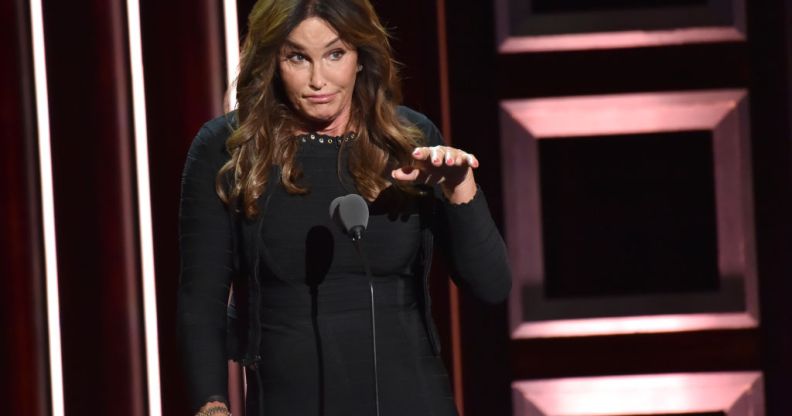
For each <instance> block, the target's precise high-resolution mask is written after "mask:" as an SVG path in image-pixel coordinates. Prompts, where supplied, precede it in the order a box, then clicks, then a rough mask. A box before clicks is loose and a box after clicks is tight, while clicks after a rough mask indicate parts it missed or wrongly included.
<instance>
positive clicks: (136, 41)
mask: <svg viewBox="0 0 792 416" xmlns="http://www.w3.org/2000/svg"><path fill="white" fill-rule="evenodd" d="M126 4H127V25H128V27H129V65H130V71H131V75H132V109H133V118H134V120H133V122H134V127H135V162H136V173H137V177H136V178H137V197H138V198H137V199H138V221H139V230H140V231H139V232H140V235H139V237H140V262H141V272H142V273H141V278H142V288H143V324H144V330H145V348H146V350H145V353H146V378H147V386H148V405H149V413H148V414H149V415H150V416H160V415H162V393H161V389H160V365H159V342H158V337H157V290H156V283H155V273H154V238H153V235H152V221H151V191H150V186H149V164H148V134H147V132H148V130H147V124H146V93H145V84H144V77H143V47H142V40H141V31H140V3H139V2H138V0H127V3H126Z"/></svg>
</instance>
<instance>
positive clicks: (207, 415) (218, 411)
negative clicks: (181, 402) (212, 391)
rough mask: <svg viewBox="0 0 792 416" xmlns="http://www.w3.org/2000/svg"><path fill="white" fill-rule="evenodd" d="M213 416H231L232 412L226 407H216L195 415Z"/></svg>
mask: <svg viewBox="0 0 792 416" xmlns="http://www.w3.org/2000/svg"><path fill="white" fill-rule="evenodd" d="M212 415H223V416H231V412H229V411H228V409H227V408H226V407H225V406H214V407H210V408H208V409H204V410H201V411H200V412H198V413H196V414H195V416H212Z"/></svg>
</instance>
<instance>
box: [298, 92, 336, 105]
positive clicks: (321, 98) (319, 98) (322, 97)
mask: <svg viewBox="0 0 792 416" xmlns="http://www.w3.org/2000/svg"><path fill="white" fill-rule="evenodd" d="M335 95H336V93H332V94H315V95H306V96H305V99H306V100H308V101H310V102H311V103H314V104H324V103H328V102H330V100H332V99H333V97H335Z"/></svg>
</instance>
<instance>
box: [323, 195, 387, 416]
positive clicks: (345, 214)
mask: <svg viewBox="0 0 792 416" xmlns="http://www.w3.org/2000/svg"><path fill="white" fill-rule="evenodd" d="M330 218H332V219H333V221H335V222H337V223H339V222H340V223H341V226H342V227H343V228H344V230H345V231H346V232H347V234H348V235H349V236H350V237H352V244H353V245H354V246H355V249H356V250H357V252H358V254H360V259H361V260H362V261H363V268H364V269H365V271H366V277H368V283H369V306H370V308H371V354H372V357H373V358H374V361H373V365H372V369H373V370H374V404H375V407H376V413H375V414H376V416H380V394H379V370H378V365H377V316H376V311H375V309H374V277H373V275H372V274H371V267H369V264H368V259H366V253H365V251H364V250H363V247H362V242H361V241H360V240H361V239H362V238H363V231H366V227H367V226H368V220H369V210H368V205H367V204H366V201H365V200H364V199H363V197H361V196H360V195H358V194H349V195H344V196H339V197H338V198H336V199H334V200H333V201H332V202H330Z"/></svg>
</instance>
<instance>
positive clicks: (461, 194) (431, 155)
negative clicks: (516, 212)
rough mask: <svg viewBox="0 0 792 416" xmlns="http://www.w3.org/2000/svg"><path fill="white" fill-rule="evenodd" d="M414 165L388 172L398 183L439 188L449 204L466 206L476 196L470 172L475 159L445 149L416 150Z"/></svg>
mask: <svg viewBox="0 0 792 416" xmlns="http://www.w3.org/2000/svg"><path fill="white" fill-rule="evenodd" d="M412 157H413V159H414V160H415V163H414V164H413V165H412V166H404V167H401V168H399V169H395V170H393V171H392V172H391V176H393V178H394V179H396V180H398V181H403V182H412V183H416V184H424V185H430V186H434V185H436V184H440V188H441V189H442V190H443V194H444V195H445V197H446V198H447V199H448V200H449V201H450V202H451V203H452V204H462V203H465V202H469V201H470V200H471V199H473V196H475V195H476V181H475V179H474V178H473V169H476V168H478V166H479V162H478V159H476V157H475V156H473V155H472V154H470V153H467V152H465V151H462V150H460V149H456V148H453V147H448V146H434V147H417V148H415V150H414V151H413V153H412Z"/></svg>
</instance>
